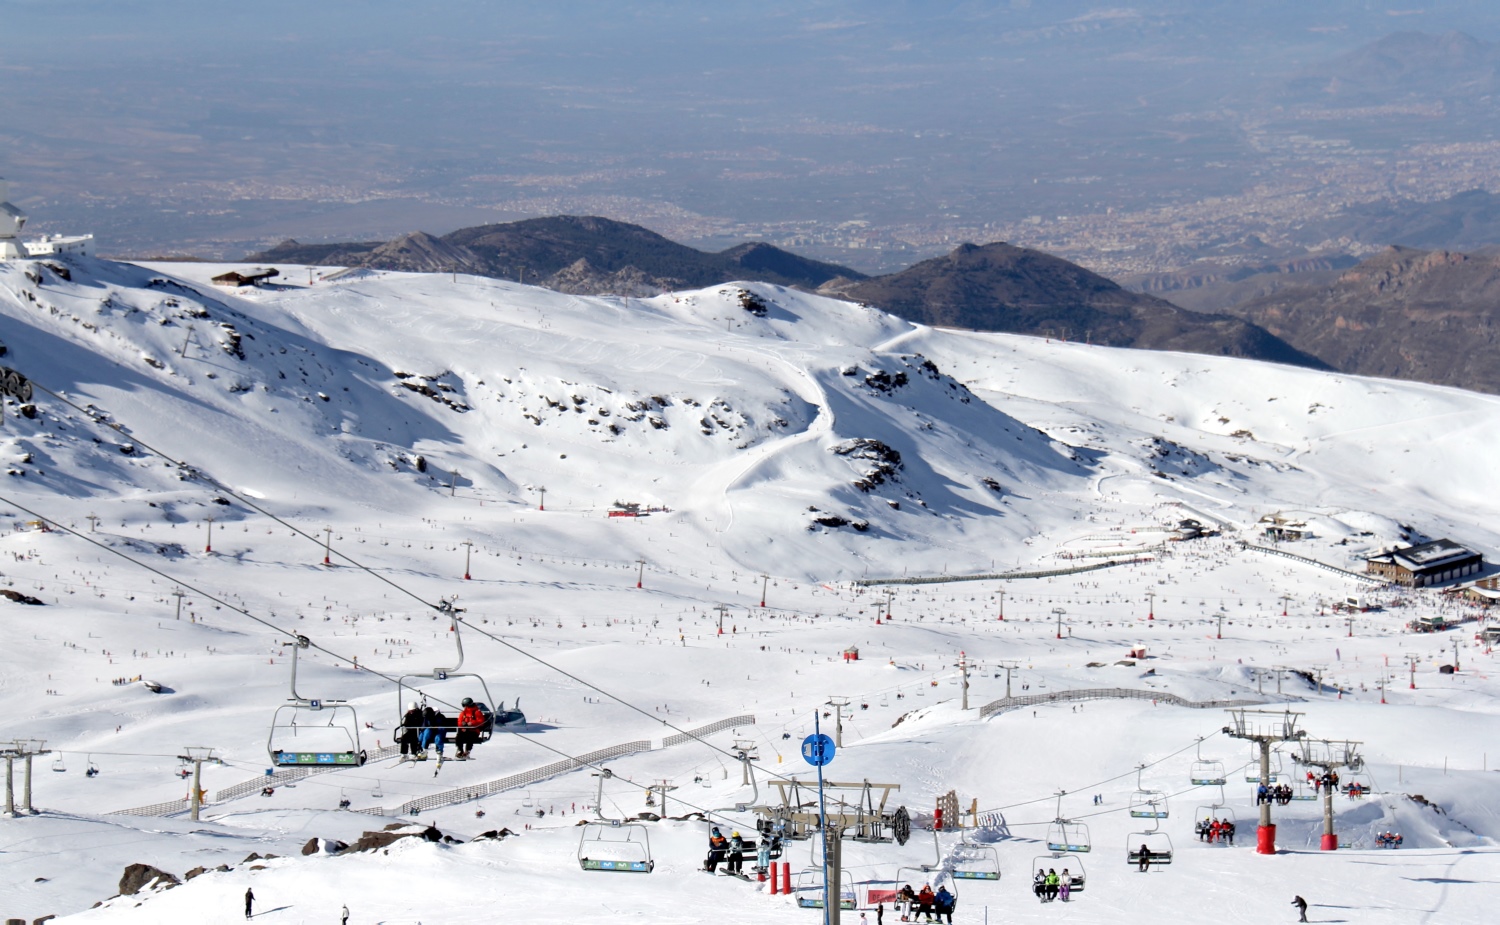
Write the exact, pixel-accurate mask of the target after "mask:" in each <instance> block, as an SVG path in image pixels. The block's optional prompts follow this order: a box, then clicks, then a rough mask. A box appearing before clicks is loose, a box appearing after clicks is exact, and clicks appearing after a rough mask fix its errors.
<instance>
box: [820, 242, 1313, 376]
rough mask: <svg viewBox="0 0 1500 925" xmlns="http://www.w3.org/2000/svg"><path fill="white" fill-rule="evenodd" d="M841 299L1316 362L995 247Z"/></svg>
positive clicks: (1044, 329)
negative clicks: (848, 298) (846, 298)
mask: <svg viewBox="0 0 1500 925" xmlns="http://www.w3.org/2000/svg"><path fill="white" fill-rule="evenodd" d="M841 293H842V294H843V295H845V296H847V297H850V298H855V299H859V300H861V301H863V302H868V303H869V304H871V305H876V306H879V307H880V308H882V309H885V310H886V311H888V312H891V313H892V314H895V315H899V316H901V317H903V318H906V319H907V320H909V321H916V322H920V323H922V324H931V325H938V326H943V327H954V328H971V329H975V330H981V331H1005V332H1009V333H1015V334H1037V335H1043V336H1048V337H1060V338H1066V339H1069V340H1081V341H1082V340H1086V341H1088V342H1090V343H1095V344H1107V345H1110V346H1115V347H1139V348H1145V349H1151V350H1181V351H1185V352H1188V353H1207V354H1215V355H1222V356H1238V357H1250V358H1254V359H1260V360H1271V361H1273V362H1279V363H1291V364H1294V365H1298V366H1312V367H1315V368H1321V367H1322V365H1323V364H1321V363H1320V362H1319V361H1318V360H1317V359H1315V358H1314V357H1311V356H1309V355H1307V354H1305V353H1302V352H1301V351H1298V350H1296V349H1294V348H1293V347H1292V346H1290V345H1288V344H1287V343H1285V342H1284V341H1282V340H1280V339H1278V338H1277V337H1275V336H1273V335H1271V334H1269V333H1267V332H1266V331H1265V330H1263V329H1261V328H1260V327H1257V326H1256V325H1254V324H1249V323H1246V322H1245V321H1243V320H1241V319H1238V318H1234V317H1231V316H1228V315H1215V314H1205V313H1201V312H1194V311H1189V310H1187V309H1184V308H1179V307H1178V306H1176V305H1173V304H1171V303H1170V302H1166V301H1163V300H1162V299H1158V298H1155V297H1153V296H1149V295H1145V294H1143V293H1138V292H1131V291H1129V290H1127V289H1124V288H1123V287H1121V286H1120V285H1118V284H1117V283H1115V282H1113V281H1111V280H1108V279H1106V278H1104V277H1103V276H1100V275H1099V274H1097V273H1092V272H1090V271H1088V270H1085V269H1084V268H1083V267H1080V266H1078V265H1077V264H1073V263H1069V262H1068V261H1066V260H1063V259H1062V258H1060V257H1053V256H1052V255H1050V254H1045V253H1042V252H1041V251H1036V250H1031V249H1029V248H1024V247H1015V246H1013V245H1010V244H1004V243H999V244H986V245H983V246H978V245H974V244H964V245H960V246H959V247H958V248H956V249H955V250H954V251H953V252H952V253H950V254H948V255H947V256H944V257H936V258H934V259H932V260H924V261H922V262H921V263H918V264H916V265H915V266H912V267H909V268H907V269H905V270H902V271H901V272H899V273H893V274H891V275H889V276H880V277H875V278H873V279H868V280H864V281H862V282H859V283H856V284H854V285H852V286H847V287H843V288H842V289H841Z"/></svg>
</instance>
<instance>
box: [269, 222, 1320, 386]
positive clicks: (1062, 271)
mask: <svg viewBox="0 0 1500 925" xmlns="http://www.w3.org/2000/svg"><path fill="white" fill-rule="evenodd" d="M246 259H247V260H251V261H254V262H257V263H270V264H278V263H282V264H285V263H292V264H297V263H312V264H323V265H329V264H333V265H342V266H351V267H368V268H371V269H383V270H406V271H416V272H448V271H450V270H458V271H459V272H463V273H473V274H477V275H481V276H492V277H497V278H506V279H517V278H522V279H523V280H524V281H525V282H528V283H534V284H537V285H541V286H543V287H545V288H548V289H553V290H556V291H558V292H567V293H572V294H575V295H621V296H636V297H645V296H652V295H656V294H658V293H660V292H664V291H672V290H683V289H691V288H695V287H702V286H713V285H717V284H719V283H724V282H729V281H732V280H747V281H756V282H768V283H777V284H780V285H784V286H794V287H797V288H801V289H808V290H817V291H820V292H824V293H826V294H836V295H840V296H842V297H844V298H849V299H855V300H859V301H863V302H867V303H869V304H871V305H873V306H876V307H878V308H881V309H884V310H886V311H889V312H891V313H893V314H896V315H899V316H901V317H903V318H906V319H908V320H911V321H917V322H922V323H924V324H933V325H942V326H947V327H959V328H973V329H975V330H981V331H1004V332H1008V333H1014V334H1035V335H1041V336H1050V337H1060V338H1066V339H1073V340H1088V341H1091V342H1093V343H1097V344H1108V345H1111V346H1117V347H1140V348H1145V349H1152V350H1181V351H1186V352H1189V353H1206V354H1211V355H1219V356H1236V357H1248V358H1251V359H1259V360H1271V361H1274V362H1280V363H1291V364H1295V365H1299V366H1312V367H1317V366H1319V363H1318V362H1317V360H1315V359H1313V358H1312V357H1309V356H1306V355H1304V354H1302V353H1299V352H1298V351H1297V350H1295V349H1293V348H1291V347H1290V346H1288V345H1287V344H1285V343H1283V342H1282V341H1280V340H1278V339H1277V338H1275V337H1273V336H1271V335H1270V334H1268V333H1266V332H1265V331H1263V330H1261V329H1260V328H1258V327H1256V326H1255V325H1253V324H1247V323H1246V322H1245V321H1243V320H1241V319H1239V318H1234V317H1231V316H1227V315H1212V314H1204V313H1201V312H1195V311H1191V310H1188V309H1183V308H1180V307H1178V306H1176V305H1173V304H1171V303H1170V302H1166V301H1163V300H1162V299H1158V298H1154V297H1152V296H1149V295H1144V294H1140V293H1135V292H1130V291H1128V290H1126V289H1123V288H1121V287H1120V286H1119V285H1117V284H1116V283H1114V282H1112V281H1110V280H1108V279H1105V278H1104V277H1102V276H1099V275H1098V274H1096V273H1091V272H1089V271H1088V270H1085V269H1084V268H1082V267H1080V266H1077V265H1076V264H1072V263H1069V262H1068V261H1066V260H1063V259H1061V258H1059V257H1053V256H1051V255H1048V254H1044V253H1042V252H1040V251H1034V250H1028V249H1026V248H1020V247H1012V246H1010V245H1008V244H987V245H984V246H976V245H973V244H964V245H961V246H959V247H958V248H957V249H955V250H954V251H953V252H952V253H951V254H948V255H947V256H946V257H939V258H936V259H933V260H926V261H923V262H921V263H919V264H917V265H915V266H913V267H909V268H908V269H905V270H902V271H901V272H899V273H892V274H890V275H888V276H881V277H875V278H867V277H865V276H864V275H863V274H861V273H858V272H856V271H854V270H851V269H848V268H847V267H840V266H836V265H833V264H827V263H820V262H818V261H816V260H810V259H808V258H806V257H800V256H798V255H796V254H793V253H790V252H788V251H784V250H781V249H780V248H777V247H773V246H771V245H769V244H764V243H746V244H740V245H737V246H735V247H731V248H729V249H728V250H724V251H720V252H718V253H707V252H704V251H700V250H695V249H694V248H691V247H688V246H686V245H683V244H678V243H677V242H675V241H671V240H669V239H667V238H664V237H662V236H661V235H659V234H657V233H655V232H654V231H651V230H649V229H647V228H642V227H640V226H639V225H631V224H627V223H625V222H617V221H612V220H610V219H606V218H596V217H587V216H555V217H551V218H537V219H527V220H525V221H519V222H509V223H506V224H500V225H481V226H479V227H475V228H462V229H459V230H458V231H455V232H452V233H451V234H446V235H443V236H442V237H436V236H433V235H430V234H426V233H423V232H417V233H414V234H409V235H405V236H403V237H400V238H397V239H396V240H394V241H390V242H386V243H383V244H377V243H364V244H315V245H303V244H299V243H297V242H296V241H285V242H283V243H281V244H279V245H277V246H276V247H273V248H271V249H270V250H268V251H264V252H262V253H259V254H253V255H251V256H250V257H248V258H246Z"/></svg>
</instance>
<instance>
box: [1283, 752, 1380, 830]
mask: <svg viewBox="0 0 1500 925" xmlns="http://www.w3.org/2000/svg"><path fill="white" fill-rule="evenodd" d="M1362 744H1363V743H1361V742H1351V741H1347V740H1346V741H1343V742H1332V741H1329V740H1327V739H1318V740H1312V739H1304V740H1303V741H1302V748H1301V750H1300V751H1298V752H1294V753H1293V754H1292V760H1293V761H1295V762H1297V763H1298V764H1305V765H1307V766H1308V767H1310V768H1317V769H1318V770H1320V771H1322V772H1323V773H1324V774H1327V773H1328V772H1329V771H1333V770H1336V769H1338V768H1348V769H1349V770H1351V771H1355V772H1358V771H1359V770H1360V769H1361V768H1363V767H1364V766H1365V759H1364V756H1362V755H1360V753H1359V747H1360V745H1362ZM1335 789H1337V788H1335V787H1333V786H1332V785H1328V786H1325V787H1324V788H1323V839H1322V842H1321V843H1320V844H1319V846H1318V847H1320V848H1321V849H1322V850H1324V851H1337V850H1338V847H1339V837H1338V836H1337V835H1335V834H1334V832H1333V792H1334V790H1335Z"/></svg>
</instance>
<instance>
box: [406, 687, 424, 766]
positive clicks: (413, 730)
mask: <svg viewBox="0 0 1500 925" xmlns="http://www.w3.org/2000/svg"><path fill="white" fill-rule="evenodd" d="M422 725H423V717H422V708H421V707H420V706H419V705H418V704H417V702H416V701H415V700H413V701H412V702H411V703H409V704H407V706H406V713H405V714H404V715H403V716H402V717H401V729H400V742H401V757H402V758H405V757H406V756H407V755H408V754H409V755H411V757H412V758H413V759H414V760H417V761H420V760H422V759H423V758H426V757H427V755H426V754H424V753H423V752H422Z"/></svg>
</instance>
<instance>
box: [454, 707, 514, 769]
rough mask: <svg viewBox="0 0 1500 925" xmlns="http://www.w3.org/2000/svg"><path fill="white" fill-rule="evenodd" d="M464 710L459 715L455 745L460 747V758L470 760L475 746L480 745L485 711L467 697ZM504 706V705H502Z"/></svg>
mask: <svg viewBox="0 0 1500 925" xmlns="http://www.w3.org/2000/svg"><path fill="white" fill-rule="evenodd" d="M462 706H463V709H462V710H460V711H459V714H458V735H457V736H455V737H454V740H453V744H454V745H456V746H457V747H458V757H459V758H465V759H466V758H468V757H469V753H470V752H472V751H473V750H474V746H475V745H477V744H479V731H480V729H482V728H483V727H484V724H485V722H486V719H485V715H484V711H483V710H481V709H479V707H477V706H475V704H474V698H472V697H465V698H464V699H463V703H462ZM502 706H503V704H502Z"/></svg>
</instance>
